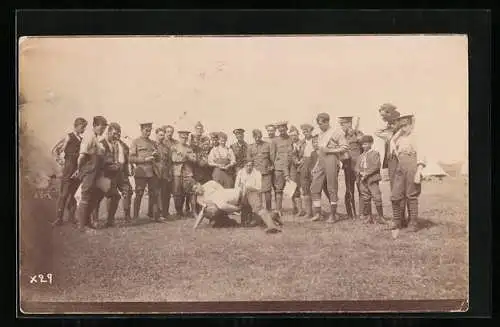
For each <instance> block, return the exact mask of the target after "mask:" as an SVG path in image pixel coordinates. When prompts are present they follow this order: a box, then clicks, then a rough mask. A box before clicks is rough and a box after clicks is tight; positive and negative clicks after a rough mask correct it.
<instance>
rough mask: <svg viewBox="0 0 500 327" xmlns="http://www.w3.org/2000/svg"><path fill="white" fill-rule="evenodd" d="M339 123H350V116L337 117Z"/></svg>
mask: <svg viewBox="0 0 500 327" xmlns="http://www.w3.org/2000/svg"><path fill="white" fill-rule="evenodd" d="M338 120H339V123H351V122H352V116H342V117H338Z"/></svg>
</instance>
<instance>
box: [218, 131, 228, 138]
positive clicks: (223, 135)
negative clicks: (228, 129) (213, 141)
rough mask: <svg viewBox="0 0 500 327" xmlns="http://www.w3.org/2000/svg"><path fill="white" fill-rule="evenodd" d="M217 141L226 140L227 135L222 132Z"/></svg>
mask: <svg viewBox="0 0 500 327" xmlns="http://www.w3.org/2000/svg"><path fill="white" fill-rule="evenodd" d="M219 139H225V140H227V134H226V133H224V132H219Z"/></svg>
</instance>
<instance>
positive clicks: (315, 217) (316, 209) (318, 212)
mask: <svg viewBox="0 0 500 327" xmlns="http://www.w3.org/2000/svg"><path fill="white" fill-rule="evenodd" d="M312 210H313V217H312V218H311V221H318V220H321V219H322V218H323V217H322V216H321V207H313V208H312Z"/></svg>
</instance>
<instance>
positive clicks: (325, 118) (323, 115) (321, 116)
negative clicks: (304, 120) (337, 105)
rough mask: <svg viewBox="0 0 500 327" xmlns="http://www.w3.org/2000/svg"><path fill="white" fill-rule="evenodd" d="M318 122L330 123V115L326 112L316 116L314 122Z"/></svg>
mask: <svg viewBox="0 0 500 327" xmlns="http://www.w3.org/2000/svg"><path fill="white" fill-rule="evenodd" d="M318 120H327V121H330V115H329V114H327V113H326V112H322V113H320V114H318V116H317V117H316V121H318Z"/></svg>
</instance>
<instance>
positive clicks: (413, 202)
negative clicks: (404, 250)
mask: <svg viewBox="0 0 500 327" xmlns="http://www.w3.org/2000/svg"><path fill="white" fill-rule="evenodd" d="M406 203H407V206H408V219H409V223H408V230H409V231H410V232H416V231H418V199H408V200H407V202H406Z"/></svg>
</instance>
